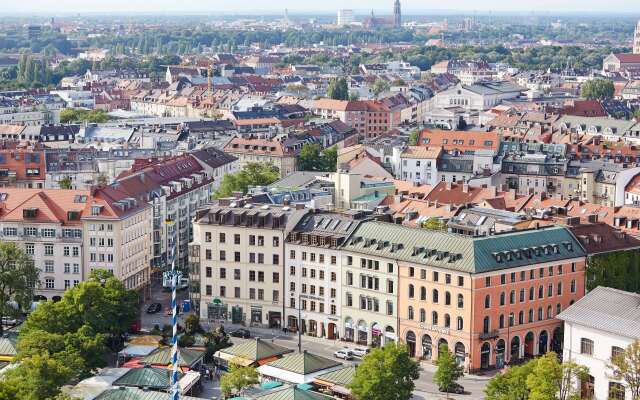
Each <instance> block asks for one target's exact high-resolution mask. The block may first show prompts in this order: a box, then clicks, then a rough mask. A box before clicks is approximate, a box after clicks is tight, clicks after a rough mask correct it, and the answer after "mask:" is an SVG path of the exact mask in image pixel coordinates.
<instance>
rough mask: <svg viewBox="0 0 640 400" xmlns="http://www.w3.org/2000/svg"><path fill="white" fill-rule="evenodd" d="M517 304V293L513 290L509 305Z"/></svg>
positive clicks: (510, 294)
mask: <svg viewBox="0 0 640 400" xmlns="http://www.w3.org/2000/svg"><path fill="white" fill-rule="evenodd" d="M515 303H516V291H515V290H512V291H511V292H509V304H515Z"/></svg>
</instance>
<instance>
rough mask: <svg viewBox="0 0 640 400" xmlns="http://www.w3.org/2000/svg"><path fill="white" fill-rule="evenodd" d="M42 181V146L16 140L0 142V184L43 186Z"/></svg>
mask: <svg viewBox="0 0 640 400" xmlns="http://www.w3.org/2000/svg"><path fill="white" fill-rule="evenodd" d="M44 183H45V163H44V151H43V149H42V146H40V145H38V144H35V145H32V144H29V143H20V142H17V141H7V142H2V143H0V186H2V187H19V188H43V187H44Z"/></svg>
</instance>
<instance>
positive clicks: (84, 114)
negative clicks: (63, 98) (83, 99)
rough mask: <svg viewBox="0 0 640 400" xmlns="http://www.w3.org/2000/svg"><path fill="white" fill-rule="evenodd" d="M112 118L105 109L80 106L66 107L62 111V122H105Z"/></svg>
mask: <svg viewBox="0 0 640 400" xmlns="http://www.w3.org/2000/svg"><path fill="white" fill-rule="evenodd" d="M110 119H111V118H110V117H109V115H107V113H106V112H104V110H83V109H80V108H65V109H64V110H62V111H61V112H60V122H61V123H63V124H68V123H71V122H94V123H103V122H107V121H109V120H110Z"/></svg>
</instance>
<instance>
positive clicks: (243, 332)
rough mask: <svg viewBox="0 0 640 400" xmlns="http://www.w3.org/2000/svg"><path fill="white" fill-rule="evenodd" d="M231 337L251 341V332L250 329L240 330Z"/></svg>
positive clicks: (232, 333) (231, 334)
mask: <svg viewBox="0 0 640 400" xmlns="http://www.w3.org/2000/svg"><path fill="white" fill-rule="evenodd" d="M229 335H230V336H233V337H237V338H243V339H249V338H250V337H251V332H249V330H248V329H244V328H240V329H236V330H235V331H233V332H231V333H230V334H229Z"/></svg>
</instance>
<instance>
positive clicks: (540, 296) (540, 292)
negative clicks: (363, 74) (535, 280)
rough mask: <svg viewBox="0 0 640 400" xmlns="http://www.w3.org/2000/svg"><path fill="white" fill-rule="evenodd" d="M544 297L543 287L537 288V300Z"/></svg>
mask: <svg viewBox="0 0 640 400" xmlns="http://www.w3.org/2000/svg"><path fill="white" fill-rule="evenodd" d="M543 297H544V286H542V285H540V286H538V298H539V299H541V298H543Z"/></svg>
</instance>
